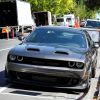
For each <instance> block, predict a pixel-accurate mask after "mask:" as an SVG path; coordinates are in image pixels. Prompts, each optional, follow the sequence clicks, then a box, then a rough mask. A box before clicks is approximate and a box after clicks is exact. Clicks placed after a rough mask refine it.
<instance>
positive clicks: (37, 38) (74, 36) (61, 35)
mask: <svg viewBox="0 0 100 100" xmlns="http://www.w3.org/2000/svg"><path fill="white" fill-rule="evenodd" d="M26 42H32V43H50V44H51V43H52V44H60V45H66V46H72V47H73V46H77V47H81V48H86V47H87V46H86V40H85V36H84V35H83V34H79V33H77V32H70V31H67V30H61V29H59V30H57V29H46V28H44V29H42V28H41V29H36V30H35V31H34V32H33V33H31V34H30V35H29V36H28V37H27V39H26Z"/></svg>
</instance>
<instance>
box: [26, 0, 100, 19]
mask: <svg viewBox="0 0 100 100" xmlns="http://www.w3.org/2000/svg"><path fill="white" fill-rule="evenodd" d="M25 1H27V2H30V3H31V7H32V11H34V12H36V11H50V12H51V13H52V14H56V15H57V16H62V15H64V14H67V13H74V14H75V15H76V16H78V17H79V18H80V19H85V18H94V17H95V13H96V10H94V9H90V8H89V6H88V5H89V3H90V1H92V3H93V2H95V1H98V2H99V1H100V0H25ZM87 2H88V3H87ZM86 3H87V4H86ZM94 4H95V3H94ZM90 5H91V4H90Z"/></svg>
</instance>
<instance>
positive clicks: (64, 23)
mask: <svg viewBox="0 0 100 100" xmlns="http://www.w3.org/2000/svg"><path fill="white" fill-rule="evenodd" d="M56 22H57V25H60V26H67V27H68V21H67V20H66V17H57V19H56Z"/></svg>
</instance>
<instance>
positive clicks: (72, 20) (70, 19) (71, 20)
mask: <svg viewBox="0 0 100 100" xmlns="http://www.w3.org/2000/svg"><path fill="white" fill-rule="evenodd" d="M64 17H65V18H66V20H67V21H68V26H70V27H73V26H75V15H74V14H67V15H64Z"/></svg>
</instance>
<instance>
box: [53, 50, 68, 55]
mask: <svg viewBox="0 0 100 100" xmlns="http://www.w3.org/2000/svg"><path fill="white" fill-rule="evenodd" d="M55 53H57V54H66V55H68V54H69V53H67V52H65V51H56V52H55Z"/></svg>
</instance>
